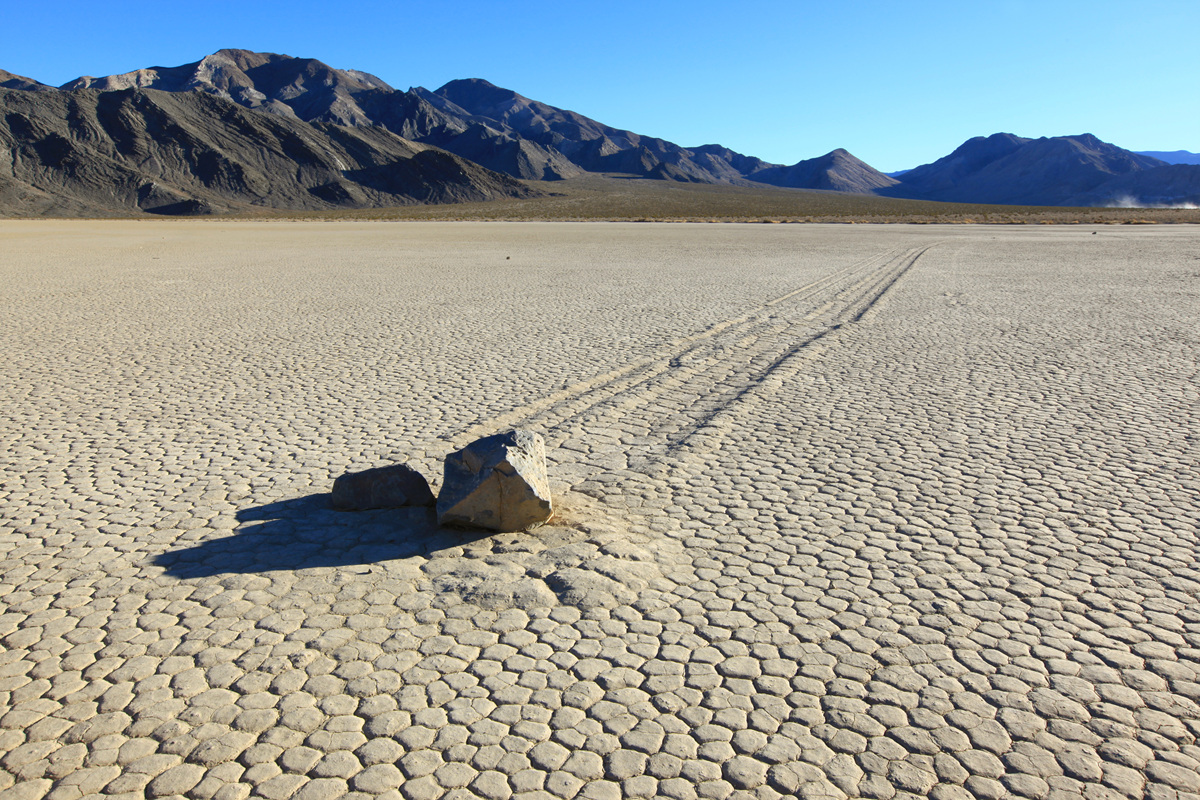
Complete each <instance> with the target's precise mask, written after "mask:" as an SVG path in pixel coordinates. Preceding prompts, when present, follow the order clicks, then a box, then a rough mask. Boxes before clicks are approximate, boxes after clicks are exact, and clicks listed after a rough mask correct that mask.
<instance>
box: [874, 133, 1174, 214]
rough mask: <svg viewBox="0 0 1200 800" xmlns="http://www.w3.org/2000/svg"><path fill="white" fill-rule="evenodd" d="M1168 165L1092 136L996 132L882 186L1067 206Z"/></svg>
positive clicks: (915, 194) (961, 198) (901, 193)
mask: <svg viewBox="0 0 1200 800" xmlns="http://www.w3.org/2000/svg"><path fill="white" fill-rule="evenodd" d="M1162 166H1166V164H1165V163H1164V162H1162V161H1159V160H1158V159H1155V158H1150V157H1149V156H1142V155H1138V154H1136V153H1131V152H1130V151H1128V150H1123V149H1121V148H1119V147H1117V146H1115V145H1112V144H1108V143H1107V142H1102V141H1100V140H1099V139H1097V138H1096V137H1095V136H1092V135H1091V134H1086V133H1085V134H1082V135H1079V136H1055V137H1050V138H1041V139H1025V138H1022V137H1020V136H1014V135H1013V134H1011V133H997V134H993V135H992V136H988V137H976V138H974V139H970V140H968V141H967V142H965V143H964V144H962V145H961V146H960V147H958V148H957V149H956V150H955V151H954V152H953V153H951V154H950V155H948V156H945V157H944V158H940V159H938V160H937V161H935V162H933V163H932V164H925V165H923V166H920V167H917V168H916V169H913V170H910V171H909V172H906V173H904V174H903V175H901V176H900V178H899V183H898V184H897V185H895V186H893V187H890V188H885V189H883V190H881V192H880V193H881V194H887V195H890V196H894V197H909V198H920V199H923V200H942V201H954V202H966V203H999V204H1007V205H1043V206H1057V205H1069V204H1071V203H1072V202H1076V201H1077V200H1078V198H1080V197H1083V196H1088V195H1089V193H1091V192H1094V191H1096V190H1098V189H1099V187H1100V186H1101V185H1102V184H1104V183H1105V182H1106V181H1109V180H1111V179H1113V178H1115V177H1118V176H1122V175H1128V174H1131V173H1136V172H1140V171H1143V170H1151V169H1154V168H1156V167H1162Z"/></svg>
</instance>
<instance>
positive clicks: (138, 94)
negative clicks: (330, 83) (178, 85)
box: [0, 88, 535, 214]
mask: <svg viewBox="0 0 1200 800" xmlns="http://www.w3.org/2000/svg"><path fill="white" fill-rule="evenodd" d="M530 194H535V192H532V191H531V190H530V189H528V188H527V187H525V186H524V185H522V184H520V183H518V182H517V181H514V180H512V179H511V178H508V177H507V176H504V175H499V174H497V173H494V172H491V171H489V170H486V169H484V168H482V167H480V166H478V165H477V164H474V163H471V162H469V161H466V160H465V159H462V158H459V157H458V156H454V155H452V154H450V153H446V152H444V151H440V150H438V149H436V148H433V147H430V146H428V145H423V144H419V143H414V142H410V141H407V140H405V139H402V138H400V137H399V136H396V135H395V134H393V133H391V132H389V131H386V130H384V129H382V128H378V127H356V128H351V127H343V126H339V125H332V124H328V123H322V122H317V123H312V124H310V123H305V122H302V121H300V120H298V119H295V118H292V117H286V116H280V115H270V114H261V113H258V112H256V111H250V110H247V109H245V108H242V107H241V106H239V105H237V104H235V103H232V102H230V101H229V100H226V99H224V98H222V97H217V96H213V95H211V94H203V93H194V92H190V93H168V92H161V91H157V90H153V89H140V88H126V89H119V90H111V91H96V90H76V91H70V92H61V91H37V92H30V91H19V90H11V89H0V208H3V209H4V210H6V211H7V212H8V213H17V214H36V213H49V214H82V213H130V212H137V211H139V210H141V211H145V212H149V213H155V214H203V213H212V212H221V211H234V210H243V209H247V208H251V207H256V206H257V207H265V208H281V209H327V208H339V207H340V208H362V207H374V206H395V205H410V204H415V203H448V202H459V201H467V200H488V199H493V198H499V197H520V196H528V195H530Z"/></svg>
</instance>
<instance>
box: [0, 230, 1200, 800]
mask: <svg viewBox="0 0 1200 800" xmlns="http://www.w3.org/2000/svg"><path fill="white" fill-rule="evenodd" d="M1198 309H1200V228H1197V227H1194V226H1173V227H1160V226H1097V227H1091V226H1069V227H1040V226H1039V227H1033V226H1016V227H1001V226H996V227H990V226H862V225H835V226H816V225H812V226H808V225H667V224H601V223H596V224H571V223H540V224H539V223H461V224H460V223H416V222H408V223H368V222H363V223H321V222H312V223H299V222H214V221H186V222H177V221H141V222H52V221H31V222H4V221H0V334H2V337H0V348H3V352H2V358H0V407H2V408H3V412H4V413H3V416H2V418H0V448H2V452H3V454H4V457H3V459H2V460H0V570H2V581H0V792H3V790H6V789H7V790H9V793H10V794H8V795H6V798H7V797H11V798H37V797H43V796H45V797H50V798H55V799H56V800H59V799H61V800H68V799H70V800H73V799H74V798H79V797H84V796H95V795H104V796H108V797H117V796H121V797H131V798H133V797H137V798H141V797H147V796H149V797H165V796H185V797H189V798H194V799H195V800H208V799H209V798H213V800H242V798H246V797H249V796H257V797H263V798H268V800H285V798H297V800H322V799H323V798H334V797H339V796H342V795H347V796H350V795H354V794H356V793H357V796H359V797H363V798H366V797H391V798H395V797H404V798H408V800H425V799H428V800H435V798H440V797H452V798H456V797H463V798H466V797H473V798H474V797H478V798H485V799H486V800H504V798H509V797H519V798H527V799H528V800H533V798H564V799H569V798H575V797H578V798H586V799H587V800H606V799H607V798H620V797H645V798H651V797H668V798H695V797H700V798H713V799H714V800H724V799H725V798H739V799H740V798H778V797H794V796H800V797H871V798H884V799H887V798H893V797H897V798H901V797H914V796H926V795H928V796H931V797H934V798H939V800H951V799H954V798H1001V797H1009V796H1012V797H1027V798H1034V799H1035V800H1042V799H1043V798H1067V797H1086V798H1109V797H1111V798H1119V797H1129V798H1141V797H1152V798H1171V799H1172V800H1177V799H1179V798H1200V745H1198V744H1197V737H1198V736H1200V390H1198V387H1200V368H1198V359H1200V318H1198V316H1197V310H1198ZM511 427H526V428H530V429H533V430H536V431H538V432H539V433H541V434H542V435H543V436H544V437H545V439H546V443H547V449H548V458H549V461H550V471H551V477H552V482H553V488H554V490H555V494H556V497H555V500H556V503H557V504H558V508H559V513H558V516H557V517H556V519H555V520H554V521H553V522H552V524H550V525H548V526H546V527H543V528H540V529H537V530H534V531H531V532H528V533H520V534H502V535H480V534H467V533H463V532H457V531H451V530H439V529H438V528H437V526H436V524H435V522H434V520H433V519H432V518H431V516H430V513H429V512H428V511H426V510H425V509H403V510H393V511H369V512H361V513H342V512H336V511H332V510H330V509H329V508H328V503H327V493H328V491H329V489H330V487H331V484H332V481H333V479H334V478H335V477H336V476H337V475H339V474H341V473H343V472H346V471H357V470H359V469H365V468H367V467H372V466H379V465H383V464H388V463H394V462H401V461H402V462H406V463H409V464H410V465H412V466H414V467H415V468H417V469H419V470H420V471H421V472H423V473H424V474H425V475H426V476H427V477H428V478H430V480H431V482H432V483H433V484H434V490H435V491H436V490H437V485H438V483H439V482H440V477H441V475H440V470H441V467H440V464H441V459H442V458H443V457H444V456H445V455H446V454H447V453H448V452H450V451H451V450H453V449H457V448H458V447H461V446H462V445H463V444H465V443H467V442H469V441H471V440H472V439H473V438H476V437H478V436H482V435H486V434H490V433H493V432H496V431H498V430H503V429H506V428H511Z"/></svg>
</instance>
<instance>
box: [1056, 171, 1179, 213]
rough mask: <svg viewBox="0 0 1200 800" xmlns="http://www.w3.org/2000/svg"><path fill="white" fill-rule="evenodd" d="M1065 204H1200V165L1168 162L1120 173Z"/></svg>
mask: <svg viewBox="0 0 1200 800" xmlns="http://www.w3.org/2000/svg"><path fill="white" fill-rule="evenodd" d="M1065 205H1073V206H1134V207H1139V206H1190V207H1192V208H1196V207H1200V165H1198V164H1168V165H1166V166H1162V167H1154V168H1153V169H1146V170H1140V171H1138V172H1131V173H1128V174H1126V175H1117V176H1115V177H1113V178H1110V179H1108V180H1107V181H1105V182H1104V183H1102V184H1100V185H1099V186H1097V187H1095V188H1094V189H1092V190H1091V191H1088V192H1084V193H1082V194H1079V195H1076V196H1074V197H1071V198H1069V199H1068V201H1067V203H1065Z"/></svg>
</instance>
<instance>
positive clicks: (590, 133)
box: [0, 50, 1200, 214]
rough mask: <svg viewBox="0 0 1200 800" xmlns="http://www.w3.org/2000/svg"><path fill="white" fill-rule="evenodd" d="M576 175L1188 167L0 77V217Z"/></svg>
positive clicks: (1153, 198)
mask: <svg viewBox="0 0 1200 800" xmlns="http://www.w3.org/2000/svg"><path fill="white" fill-rule="evenodd" d="M587 173H603V174H619V175H622V176H626V177H635V178H642V179H652V180H664V181H679V182H690V183H706V184H732V185H739V186H754V185H756V184H768V185H771V186H777V187H783V188H792V189H808V190H824V191H834V192H850V193H858V194H877V195H883V196H889V197H902V198H916V199H925V200H942V201H955V202H971V203H1001V204H1021V205H1105V204H1109V203H1111V202H1117V201H1118V200H1119V199H1120V200H1124V201H1126V202H1128V201H1129V199H1130V198H1133V199H1138V198H1145V199H1146V201H1147V202H1153V203H1166V204H1171V203H1182V202H1197V201H1198V200H1200V166H1196V165H1190V164H1174V165H1172V164H1168V163H1167V162H1166V161H1164V160H1161V159H1158V158H1155V157H1153V156H1151V155H1145V154H1138V153H1132V152H1130V151H1127V150H1123V149H1121V148H1119V147H1116V146H1114V145H1111V144H1107V143H1105V142H1101V141H1100V140H1099V139H1097V138H1096V137H1094V136H1091V135H1088V134H1084V135H1080V136H1065V137H1050V138H1041V139H1027V138H1022V137H1018V136H1014V135H1012V134H1005V133H1002V134H995V135H993V136H989V137H978V138H975V139H971V140H970V141H968V142H966V143H964V144H963V145H962V146H961V147H959V148H958V149H956V150H955V151H954V152H953V153H951V154H950V155H948V156H946V157H945V158H942V159H939V160H938V161H935V162H934V163H932V164H927V165H924V166H921V167H918V168H916V169H913V170H910V171H907V172H904V173H903V174H899V175H897V176H895V177H893V176H888V175H885V174H883V173H882V172H879V171H878V170H876V169H874V168H873V167H871V166H870V165H868V164H866V163H865V162H863V161H861V160H860V159H858V158H855V157H854V156H853V155H851V154H850V153H848V152H846V151H845V150H842V149H837V150H834V151H832V152H830V153H827V154H825V155H823V156H819V157H817V158H812V159H807V160H803V161H800V162H798V163H796V164H792V165H781V164H771V163H767V162H765V161H763V160H761V159H758V158H755V157H753V156H746V155H742V154H740V153H737V152H734V151H732V150H730V149H728V148H726V147H723V146H721V145H703V146H699V147H683V146H681V145H678V144H675V143H673V142H669V141H666V140H664V139H658V138H654V137H650V136H644V135H641V134H637V133H634V132H632V131H627V130H621V129H617V128H613V127H610V126H608V125H604V124H603V123H600V122H597V121H596V120H593V119H590V118H588V117H585V116H583V115H581V114H578V113H575V112H573V111H568V110H565V109H561V108H556V107H554V106H550V105H547V104H545V103H540V102H538V101H536V100H531V99H530V98H527V97H524V96H522V95H520V94H518V93H516V92H514V91H511V90H509V89H503V88H500V87H498V86H494V85H492V84H491V83H488V82H487V81H485V80H482V79H467V80H455V81H451V82H450V83H447V84H446V85H445V86H442V87H441V88H439V89H437V90H436V91H429V90H427V89H425V88H422V87H415V88H411V89H408V90H407V91H401V90H398V89H395V88H393V87H391V86H389V85H388V84H387V83H386V82H384V81H383V80H381V79H380V78H378V77H376V76H374V75H371V74H369V73H366V72H360V71H357V70H341V69H335V68H333V67H330V66H329V65H327V64H324V63H323V62H321V61H317V60H315V59H308V58H293V57H291V56H286V55H278V54H273V53H255V52H250V51H247V50H220V51H218V52H216V53H214V54H212V55H210V56H206V57H205V58H203V59H201V60H200V61H197V62H193V63H190V64H184V65H182V66H178V67H152V68H148V69H139V70H136V71H133V72H128V73H124V74H121V75H110V76H107V77H101V78H94V77H86V76H85V77H80V78H77V79H75V80H73V81H70V82H69V83H67V84H65V85H63V86H62V87H58V88H55V87H51V86H47V85H45V84H42V83H40V82H38V81H36V80H33V79H31V78H25V77H22V76H19V75H14V74H12V73H8V72H5V71H3V70H0V211H3V212H7V213H17V214H31V213H32V214H37V213H43V214H82V213H122V212H124V213H128V212H137V211H142V212H148V213H158V214H188V213H192V214H194V213H211V212H230V211H233V212H236V211H239V210H245V209H249V208H255V207H264V208H280V209H313V210H319V209H326V208H339V207H341V208H357V207H373V206H386V205H404V204H411V203H441V202H458V201H466V200H488V199H498V198H503V197H528V196H533V195H536V194H540V193H543V192H545V191H549V190H548V189H546V186H547V185H548V184H545V183H543V184H540V186H539V185H530V184H529V183H528V182H529V181H560V180H569V179H571V178H574V177H577V176H581V175H584V174H587Z"/></svg>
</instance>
